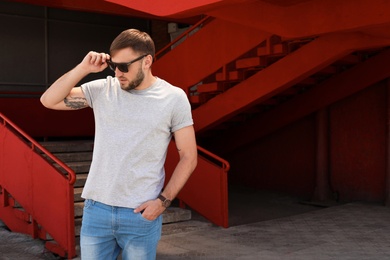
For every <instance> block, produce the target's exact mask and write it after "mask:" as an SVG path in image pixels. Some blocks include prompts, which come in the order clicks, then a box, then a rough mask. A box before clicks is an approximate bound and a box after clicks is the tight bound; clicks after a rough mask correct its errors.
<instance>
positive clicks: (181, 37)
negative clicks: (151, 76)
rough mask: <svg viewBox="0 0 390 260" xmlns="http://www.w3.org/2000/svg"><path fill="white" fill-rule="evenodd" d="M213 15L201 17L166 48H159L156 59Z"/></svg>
mask: <svg viewBox="0 0 390 260" xmlns="http://www.w3.org/2000/svg"><path fill="white" fill-rule="evenodd" d="M211 18H212V17H211V16H206V17H204V18H203V19H201V20H200V21H199V22H197V23H196V24H194V25H193V26H191V27H190V28H188V30H186V31H185V32H183V33H182V34H181V35H180V36H179V37H177V38H176V39H175V40H173V41H172V42H170V43H169V44H168V45H166V46H165V47H164V48H162V49H161V50H159V51H158V52H157V53H156V55H155V61H156V60H157V59H158V57H159V56H160V55H162V54H163V53H165V52H166V51H167V50H169V49H171V47H172V45H174V44H176V43H177V42H179V41H180V40H181V39H183V38H185V37H187V36H188V35H189V34H190V33H191V32H192V31H193V30H195V29H196V28H198V27H199V26H201V25H202V24H203V23H205V22H208V20H209V19H210V20H211Z"/></svg>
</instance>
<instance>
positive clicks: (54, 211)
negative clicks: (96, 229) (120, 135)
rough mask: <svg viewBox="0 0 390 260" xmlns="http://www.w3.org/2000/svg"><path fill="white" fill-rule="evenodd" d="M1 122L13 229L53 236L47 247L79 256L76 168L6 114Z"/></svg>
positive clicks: (1, 168)
mask: <svg viewBox="0 0 390 260" xmlns="http://www.w3.org/2000/svg"><path fill="white" fill-rule="evenodd" d="M0 122H1V124H0V140H1V141H0V197H1V201H0V218H1V219H2V220H3V221H4V223H5V224H6V225H7V226H8V227H9V228H10V229H11V230H12V231H15V232H21V233H25V234H29V235H31V236H32V237H34V238H38V237H39V238H41V239H44V240H48V239H47V238H48V236H49V237H50V238H51V239H53V240H54V241H53V242H50V241H47V242H46V244H45V246H46V248H48V249H49V250H50V251H52V252H54V253H57V254H59V255H61V256H67V257H68V258H73V257H74V256H75V232H74V200H73V199H74V191H73V183H74V182H75V180H76V175H75V173H74V171H73V170H72V169H70V168H69V167H68V166H66V165H65V164H64V163H63V162H61V161H60V160H59V159H57V158H56V157H55V156H54V155H52V154H51V153H50V152H49V151H47V150H46V149H45V148H44V147H42V146H41V145H40V144H39V143H38V142H36V141H35V140H34V139H32V138H31V137H30V136H29V135H27V134H26V133H25V132H24V131H23V130H21V129H20V128H19V127H18V126H16V125H15V124H14V123H12V122H11V120H9V119H8V118H7V117H5V116H4V115H3V114H1V113H0ZM41 153H43V154H44V155H45V156H46V157H47V158H49V160H52V161H53V162H55V163H56V164H58V165H59V168H56V167H54V166H53V164H51V163H49V162H48V159H45V158H44V157H43V156H42V155H41ZM63 172H64V173H63ZM16 205H20V206H21V207H22V209H20V208H17V207H16Z"/></svg>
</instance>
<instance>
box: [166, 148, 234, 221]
mask: <svg viewBox="0 0 390 260" xmlns="http://www.w3.org/2000/svg"><path fill="white" fill-rule="evenodd" d="M198 151H199V154H198V165H197V167H196V169H195V170H194V172H193V173H192V175H191V177H190V178H189V180H188V181H187V183H186V185H185V186H184V187H183V189H182V190H181V191H180V193H179V194H178V196H177V198H178V199H179V200H180V202H182V203H183V204H185V205H188V206H189V207H190V208H191V209H193V210H195V211H196V212H198V213H199V214H201V215H202V216H204V217H205V218H206V219H208V220H210V221H211V222H213V223H214V224H216V225H218V226H222V227H228V226H229V218H228V180H227V173H228V170H229V169H230V165H229V163H228V162H227V161H225V160H224V159H222V158H220V157H218V156H216V155H215V154H213V153H211V152H209V151H207V150H205V149H204V148H202V147H199V146H198ZM178 161H179V155H178V152H177V150H176V145H175V143H174V142H173V141H172V142H171V143H170V145H169V147H168V156H167V160H166V162H165V170H166V183H167V182H168V180H169V178H170V176H171V174H172V173H173V171H174V169H175V167H176V165H177V162H178Z"/></svg>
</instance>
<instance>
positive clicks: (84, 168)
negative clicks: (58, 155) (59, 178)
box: [53, 161, 91, 174]
mask: <svg viewBox="0 0 390 260" xmlns="http://www.w3.org/2000/svg"><path fill="white" fill-rule="evenodd" d="M53 165H54V166H55V167H57V168H58V169H59V170H60V171H61V172H62V173H63V174H66V171H65V170H64V169H62V167H60V166H59V165H58V164H56V163H54V164H53ZM66 165H67V166H68V167H69V168H71V169H72V170H73V171H74V172H75V173H88V172H89V168H90V167H91V162H89V161H88V162H68V163H66Z"/></svg>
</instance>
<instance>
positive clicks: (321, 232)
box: [0, 191, 390, 260]
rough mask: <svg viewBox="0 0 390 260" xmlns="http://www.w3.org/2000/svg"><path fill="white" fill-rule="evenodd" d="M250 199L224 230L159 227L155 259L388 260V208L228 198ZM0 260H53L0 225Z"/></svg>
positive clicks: (196, 219) (190, 224) (198, 224)
mask: <svg viewBox="0 0 390 260" xmlns="http://www.w3.org/2000/svg"><path fill="white" fill-rule="evenodd" d="M239 192H240V191H238V193H239ZM254 195H256V196H255V197H257V199H256V200H255V201H256V204H259V205H261V207H255V208H252V209H250V208H251V207H250V206H249V207H248V204H246V205H247V206H245V205H242V203H234V201H230V202H232V204H231V211H232V212H231V214H230V215H231V217H230V225H231V227H229V228H227V229H225V228H221V227H217V226H215V225H212V224H210V223H209V222H207V221H205V220H204V219H203V218H202V217H200V216H197V215H194V216H193V219H192V220H190V221H185V222H181V223H174V224H166V225H164V226H163V235H162V239H161V241H160V243H159V246H158V253H157V259H158V260H164V259H167V260H168V259H169V260H170V259H186V260H187V259H240V260H241V259H242V260H243V259H245V260H246V259H265V260H268V259H271V260H272V259H308V260H309V259H310V260H312V259H315V260H317V259H318V260H322V259H324V260H325V259H326V260H328V259H375V260H380V259H390V208H387V207H384V206H382V205H379V204H373V203H358V202H355V203H348V204H338V205H332V206H331V207H314V206H312V205H308V204H303V203H301V202H300V201H299V200H298V199H296V198H291V197H289V196H282V195H280V194H270V193H262V194H259V193H256V194H241V195H240V194H236V196H231V200H232V199H234V198H240V196H241V199H240V200H239V201H241V202H242V201H243V200H242V199H243V196H244V197H245V196H247V197H246V199H249V198H252V197H253V196H254ZM258 196H259V197H260V198H259V197H258ZM249 200H250V199H249ZM248 203H249V202H248ZM234 205H235V206H234ZM240 205H241V206H240ZM249 205H251V204H250V203H249ZM233 213H234V214H233ZM0 223H1V222H0ZM0 259H1V260H3V259H12V260H13V259H18V260H19V259H20V260H22V259H26V260H30V259H31V260H34V259H58V258H56V257H55V256H53V255H52V254H51V253H49V252H47V251H46V250H45V249H44V246H43V243H42V242H41V241H39V240H33V239H31V238H29V237H28V236H25V235H22V234H17V233H12V232H9V231H8V230H7V229H6V227H5V226H4V225H1V224H0ZM76 259H80V258H79V257H78V258H76Z"/></svg>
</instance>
